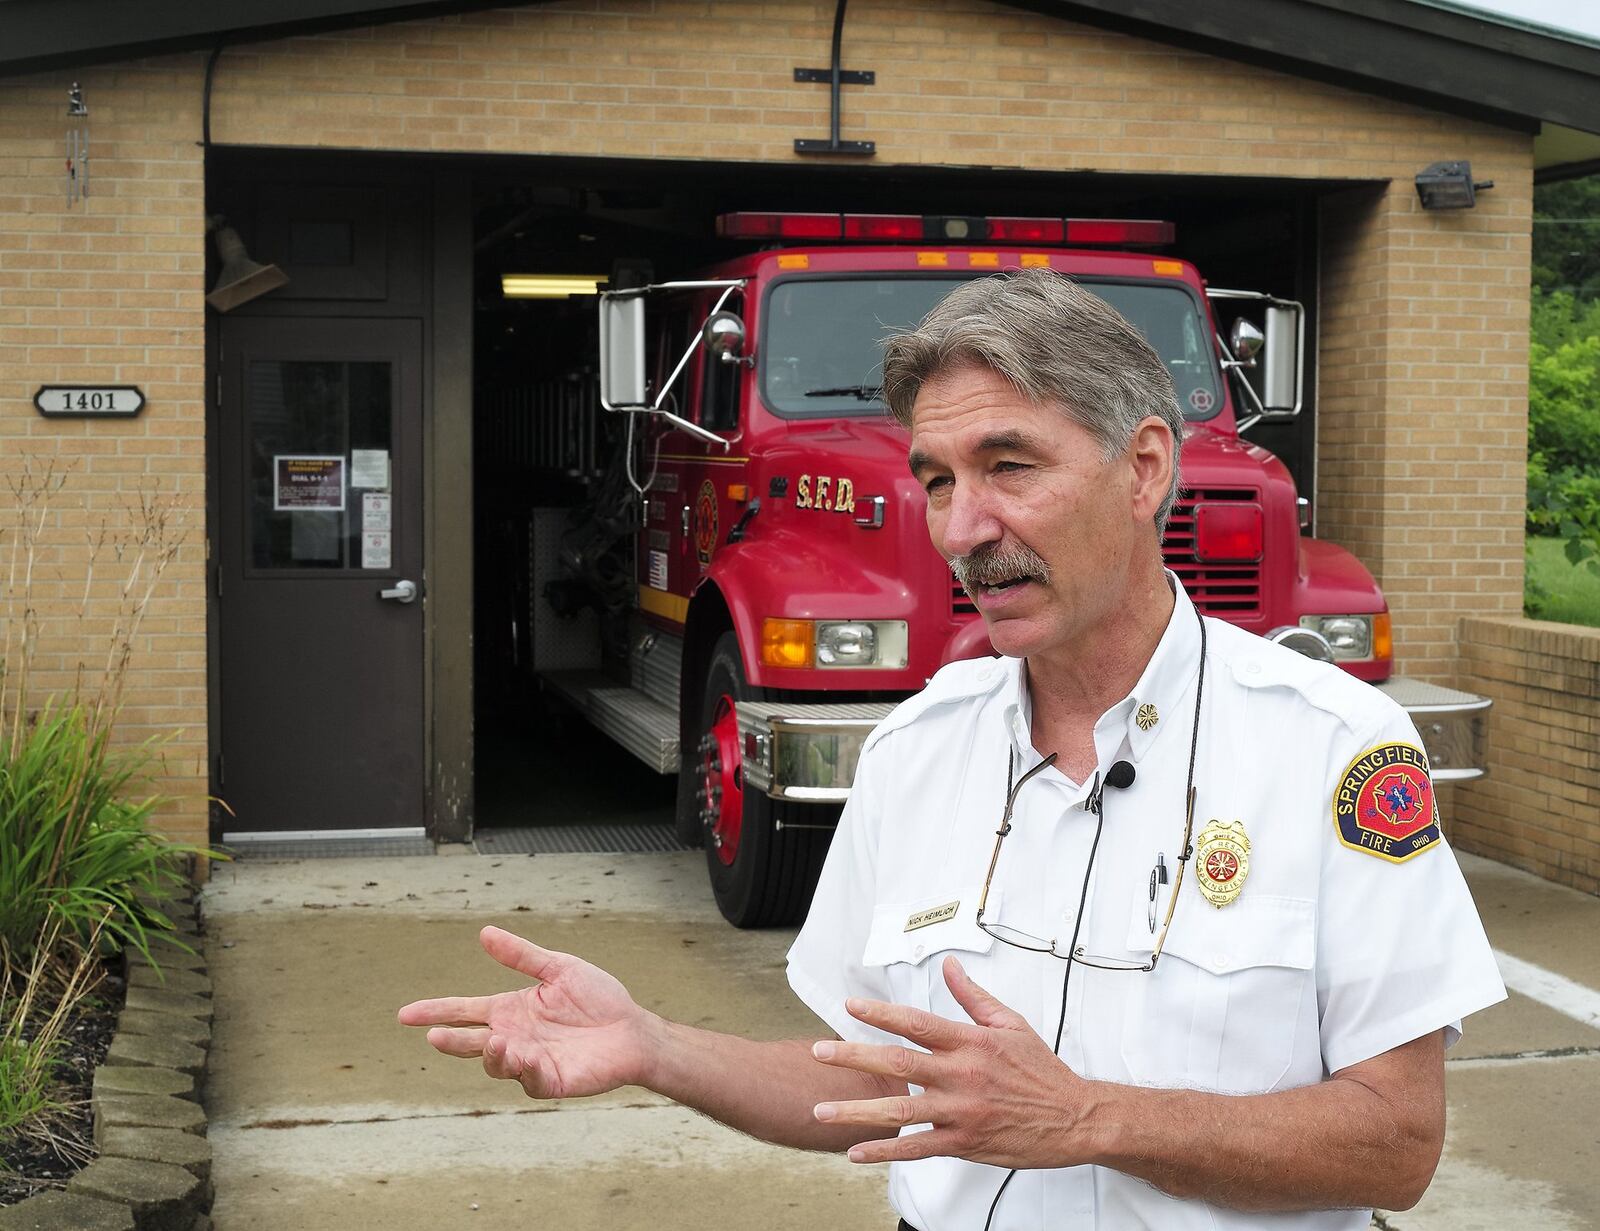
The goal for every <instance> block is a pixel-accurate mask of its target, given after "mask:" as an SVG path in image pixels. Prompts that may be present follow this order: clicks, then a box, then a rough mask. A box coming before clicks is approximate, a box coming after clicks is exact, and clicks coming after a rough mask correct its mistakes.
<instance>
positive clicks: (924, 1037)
mask: <svg viewBox="0 0 1600 1231" xmlns="http://www.w3.org/2000/svg"><path fill="white" fill-rule="evenodd" d="M844 1007H845V1011H846V1012H848V1013H849V1014H850V1016H851V1017H853V1018H855V1019H856V1020H858V1021H863V1022H866V1023H867V1024H868V1025H869V1026H876V1027H878V1029H880V1030H886V1031H888V1032H889V1033H890V1034H898V1035H900V1036H902V1037H903V1038H907V1039H910V1040H911V1041H912V1042H913V1043H921V1044H922V1045H923V1046H924V1047H926V1048H927V1049H928V1050H929V1051H950V1050H952V1049H954V1048H957V1047H960V1046H961V1045H962V1044H963V1043H969V1042H971V1041H972V1040H973V1039H974V1038H975V1037H976V1035H975V1034H974V1029H975V1028H974V1027H972V1026H967V1025H962V1024H959V1023H956V1022H953V1021H951V1020H950V1019H949V1018H945V1017H940V1016H939V1015H938V1014H936V1013H929V1012H928V1011H927V1010H926V1009H913V1008H910V1007H909V1006H907V1005H903V1004H885V1003H884V1002H883V1001H881V1000H861V999H859V998H857V997H855V996H852V997H850V999H848V1000H846V1001H845V1002H844Z"/></svg>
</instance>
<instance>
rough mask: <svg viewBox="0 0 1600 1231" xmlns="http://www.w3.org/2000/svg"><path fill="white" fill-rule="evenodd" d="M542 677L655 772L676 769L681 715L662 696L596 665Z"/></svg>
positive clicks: (590, 720) (599, 728) (600, 728)
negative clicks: (613, 676) (615, 677)
mask: <svg viewBox="0 0 1600 1231" xmlns="http://www.w3.org/2000/svg"><path fill="white" fill-rule="evenodd" d="M541 678H542V679H543V680H544V682H545V683H546V684H548V685H549V686H550V687H551V688H553V689H554V690H555V691H556V692H557V693H559V694H560V695H561V696H563V697H565V698H566V699H567V700H568V701H570V702H571V703H572V704H573V705H574V706H575V707H576V708H577V709H578V711H579V712H580V713H581V714H583V716H584V717H585V718H587V719H588V720H589V722H590V723H591V724H592V725H593V726H594V727H595V728H596V729H597V730H600V731H603V732H604V733H605V734H607V735H609V736H610V737H611V738H612V739H614V740H616V741H617V743H619V744H621V745H622V746H623V747H624V748H626V749H627V750H628V751H629V752H631V753H633V755H634V756H636V757H638V758H639V760H641V761H643V762H644V763H645V764H646V765H648V766H649V767H650V768H651V769H653V770H655V771H656V773H658V774H675V773H677V772H678V715H677V714H676V713H674V712H673V711H672V710H670V709H668V708H667V707H666V706H665V705H662V704H661V702H659V701H656V700H654V699H653V698H651V697H648V696H646V695H645V694H644V693H643V692H640V691H639V690H638V689H637V688H629V687H628V686H627V685H626V684H619V683H617V682H616V681H615V680H613V679H611V678H610V677H609V676H605V675H602V674H600V672H598V671H551V672H548V673H546V674H545V675H544V676H542V677H541Z"/></svg>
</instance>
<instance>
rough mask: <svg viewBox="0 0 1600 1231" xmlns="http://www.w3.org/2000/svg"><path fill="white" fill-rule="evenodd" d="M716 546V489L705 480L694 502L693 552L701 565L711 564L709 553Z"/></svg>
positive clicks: (709, 481) (708, 480)
mask: <svg viewBox="0 0 1600 1231" xmlns="http://www.w3.org/2000/svg"><path fill="white" fill-rule="evenodd" d="M716 546H717V489H716V485H715V484H713V483H712V482H711V480H710V479H707V480H706V481H705V482H704V483H702V484H700V494H699V495H698V496H696V497H695V500H694V550H695V554H696V555H698V556H699V557H700V563H701V564H710V563H711V553H712V552H713V551H714V550H716Z"/></svg>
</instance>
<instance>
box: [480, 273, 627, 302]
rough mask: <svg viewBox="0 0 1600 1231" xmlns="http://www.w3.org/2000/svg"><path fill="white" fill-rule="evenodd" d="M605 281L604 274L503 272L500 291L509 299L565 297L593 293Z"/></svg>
mask: <svg viewBox="0 0 1600 1231" xmlns="http://www.w3.org/2000/svg"><path fill="white" fill-rule="evenodd" d="M605 283H606V277H605V275H604V274H501V275H500V293H501V294H502V295H504V296H505V297H506V298H507V299H565V298H567V296H569V295H593V294H594V293H595V292H596V291H598V290H599V289H600V288H601V287H602V286H604V285H605Z"/></svg>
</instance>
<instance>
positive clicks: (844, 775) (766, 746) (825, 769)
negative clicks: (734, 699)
mask: <svg viewBox="0 0 1600 1231" xmlns="http://www.w3.org/2000/svg"><path fill="white" fill-rule="evenodd" d="M738 708H739V738H740V742H741V743H742V744H743V751H744V781H745V785H746V786H748V787H751V788H754V789H755V790H758V791H761V792H763V793H765V794H767V795H770V796H771V797H772V798H773V799H792V800H797V801H800V802H803V803H813V804H842V803H843V802H844V801H845V800H846V799H847V798H848V797H849V795H850V784H851V782H852V781H854V779H855V776H856V761H857V760H858V759H859V758H860V756H861V746H862V745H863V744H865V743H866V742H867V736H869V735H871V734H872V729H873V728H874V727H876V726H877V725H878V724H879V723H880V722H882V721H883V720H884V718H886V717H887V716H888V714H889V711H890V710H892V709H894V705H893V704H892V703H890V702H880V703H874V704H871V705H829V704H810V703H806V702H799V703H795V702H778V701H741V702H739V706H738Z"/></svg>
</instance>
